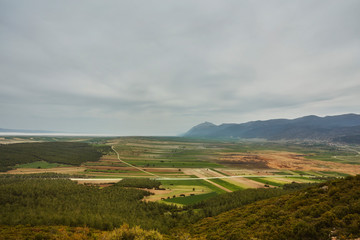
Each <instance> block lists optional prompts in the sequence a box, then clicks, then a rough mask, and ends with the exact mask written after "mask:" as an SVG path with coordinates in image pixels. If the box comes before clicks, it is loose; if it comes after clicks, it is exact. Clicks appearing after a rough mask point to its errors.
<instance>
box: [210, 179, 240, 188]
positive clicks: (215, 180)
mask: <svg viewBox="0 0 360 240" xmlns="http://www.w3.org/2000/svg"><path fill="white" fill-rule="evenodd" d="M210 181H212V182H214V183H217V184H219V185H220V186H223V187H225V188H227V189H229V190H231V191H238V190H242V189H244V188H243V187H240V186H238V185H235V184H232V183H230V182H228V181H226V180H223V179H220V178H216V179H210Z"/></svg>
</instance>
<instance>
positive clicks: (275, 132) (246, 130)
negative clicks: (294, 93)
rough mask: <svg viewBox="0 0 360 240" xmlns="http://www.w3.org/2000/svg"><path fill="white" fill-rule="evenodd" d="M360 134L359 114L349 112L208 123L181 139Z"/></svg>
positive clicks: (317, 137)
mask: <svg viewBox="0 0 360 240" xmlns="http://www.w3.org/2000/svg"><path fill="white" fill-rule="evenodd" d="M357 135H360V115H358V114H354V113H349V114H342V115H335V116H325V117H319V116H316V115H309V116H304V117H300V118H295V119H283V118H279V119H270V120H258V121H250V122H246V123H239V124H237V123H223V124H220V125H215V124H212V123H209V122H204V123H202V124H199V125H196V126H194V127H192V128H191V129H190V130H189V131H187V132H186V133H185V134H184V135H183V136H184V137H205V138H206V137H208V138H244V139H251V138H260V139H267V140H282V139H284V140H290V139H302V140H333V139H339V138H341V137H346V136H357Z"/></svg>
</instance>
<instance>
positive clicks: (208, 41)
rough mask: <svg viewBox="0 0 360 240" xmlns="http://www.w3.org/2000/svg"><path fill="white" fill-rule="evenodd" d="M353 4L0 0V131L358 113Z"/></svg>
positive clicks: (160, 130) (359, 53) (151, 131)
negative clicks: (6, 129)
mask: <svg viewBox="0 0 360 240" xmlns="http://www.w3.org/2000/svg"><path fill="white" fill-rule="evenodd" d="M359 12H360V1H357V0H346V1H341V0H336V1H334V0H326V1H325V0H317V1H313V0H311V1H310V0H295V1H286V0H274V1H268V0H257V1H253V0H243V1H238V0H234V1H231V0H229V1H212V0H210V1H209V0H199V1H192V0H191V1H190V0H184V1H172V0H170V1H169V0H158V1H149V0H146V1H115V0H113V1H93V0H86V1H84V0H83V1H70V0H63V1H46V0H43V1H38V0H34V1H26V0H19V1H13V0H0V53H1V54H0V72H1V75H0V84H1V87H0V111H1V118H0V128H12V129H14V128H17V129H43V130H53V131H65V132H83V133H109V134H119V135H176V134H179V133H182V132H185V131H186V130H188V129H189V128H190V127H192V126H194V125H196V124H198V123H200V122H203V121H205V120H207V121H210V122H214V123H216V124H219V123H223V122H237V123H240V122H246V121H249V120H258V119H270V118H295V117H300V116H304V115H310V114H316V115H320V116H323V115H335V114H342V113H348V112H354V113H359V109H360V94H359V93H360V24H359V22H360V14H359Z"/></svg>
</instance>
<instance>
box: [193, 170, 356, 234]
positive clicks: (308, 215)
mask: <svg viewBox="0 0 360 240" xmlns="http://www.w3.org/2000/svg"><path fill="white" fill-rule="evenodd" d="M190 232H191V233H192V234H193V235H195V236H202V237H204V236H205V237H206V238H207V239H252V238H256V239H328V238H329V236H336V237H337V239H353V238H356V237H360V176H356V177H348V178H347V179H345V180H334V181H330V182H326V183H322V184H321V185H319V186H314V187H311V188H308V189H305V190H302V191H299V192H296V193H292V194H288V195H284V196H281V197H278V198H272V199H268V200H264V201H259V202H256V203H253V204H250V205H247V206H244V207H241V208H238V209H234V210H231V211H228V212H225V213H223V214H220V215H218V216H216V217H211V218H206V219H203V220H201V221H199V222H198V223H196V224H194V225H192V226H191V228H190Z"/></svg>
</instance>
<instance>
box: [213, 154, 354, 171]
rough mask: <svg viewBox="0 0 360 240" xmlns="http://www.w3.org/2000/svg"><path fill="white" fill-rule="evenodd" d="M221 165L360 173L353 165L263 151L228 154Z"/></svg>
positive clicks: (222, 157) (220, 159) (221, 159)
mask: <svg viewBox="0 0 360 240" xmlns="http://www.w3.org/2000/svg"><path fill="white" fill-rule="evenodd" d="M219 161H220V162H221V163H225V164H229V165H233V166H236V167H241V168H247V169H266V168H270V169H287V170H301V171H310V170H312V171H336V172H344V173H349V174H352V175H355V174H359V173H360V167H358V166H356V165H352V164H344V163H336V162H327V161H320V160H313V159H311V160H310V159H306V158H305V157H304V155H301V154H297V153H291V152H278V151H263V152H256V153H255V152H254V153H230V154H229V153H228V154H224V155H222V156H221V157H220V158H219Z"/></svg>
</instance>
